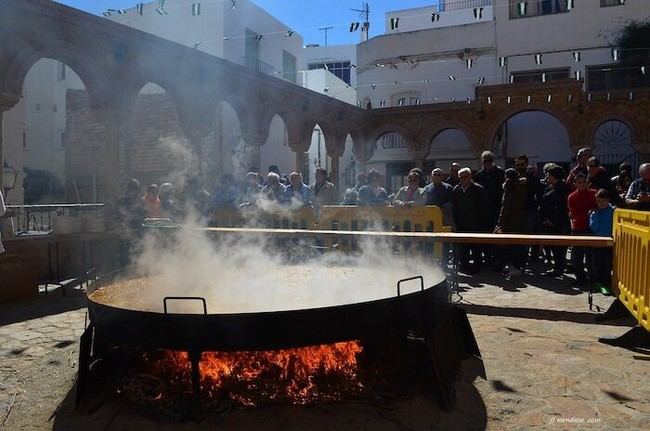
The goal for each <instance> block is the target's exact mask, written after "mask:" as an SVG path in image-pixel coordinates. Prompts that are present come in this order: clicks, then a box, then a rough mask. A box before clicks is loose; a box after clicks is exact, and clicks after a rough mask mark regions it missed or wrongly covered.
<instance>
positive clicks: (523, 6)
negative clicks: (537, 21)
mask: <svg viewBox="0 0 650 431" xmlns="http://www.w3.org/2000/svg"><path fill="white" fill-rule="evenodd" d="M568 11H569V5H568V0H510V19H516V18H526V17H531V16H541V15H553V14H556V13H564V12H568Z"/></svg>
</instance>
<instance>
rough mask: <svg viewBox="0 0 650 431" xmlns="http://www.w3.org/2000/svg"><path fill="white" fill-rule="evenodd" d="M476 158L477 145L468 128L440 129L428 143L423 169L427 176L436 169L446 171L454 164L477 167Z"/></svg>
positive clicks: (450, 127) (451, 127)
mask: <svg viewBox="0 0 650 431" xmlns="http://www.w3.org/2000/svg"><path fill="white" fill-rule="evenodd" d="M476 158H477V155H476V148H475V143H474V141H472V137H471V135H469V134H468V129H467V128H465V127H463V128H459V127H453V126H449V127H439V128H437V129H436V130H435V131H434V133H433V134H432V135H431V137H430V139H429V141H428V145H427V151H426V156H425V158H424V163H423V165H424V166H423V167H424V170H425V173H427V174H428V173H430V172H431V170H432V169H433V168H434V167H439V168H442V169H444V170H446V169H447V168H448V167H449V165H450V164H451V163H452V162H456V163H459V164H461V166H471V167H475V165H476Z"/></svg>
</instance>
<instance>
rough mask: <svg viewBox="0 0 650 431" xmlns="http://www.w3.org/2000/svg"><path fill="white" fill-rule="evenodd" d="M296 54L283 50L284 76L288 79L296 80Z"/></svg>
mask: <svg viewBox="0 0 650 431" xmlns="http://www.w3.org/2000/svg"><path fill="white" fill-rule="evenodd" d="M296 74H297V69H296V56H295V55H293V54H290V53H288V52H287V51H285V50H282V77H283V78H284V79H286V80H287V81H291V82H294V83H295V82H296Z"/></svg>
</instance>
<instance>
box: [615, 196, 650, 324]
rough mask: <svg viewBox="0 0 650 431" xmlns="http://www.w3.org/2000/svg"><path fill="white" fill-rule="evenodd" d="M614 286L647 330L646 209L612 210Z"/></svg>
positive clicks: (649, 246) (649, 265)
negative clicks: (613, 211)
mask: <svg viewBox="0 0 650 431" xmlns="http://www.w3.org/2000/svg"><path fill="white" fill-rule="evenodd" d="M614 288H615V290H616V293H617V296H618V299H619V300H620V301H621V302H622V303H623V304H624V305H625V307H626V308H627V309H628V310H629V311H630V313H632V315H633V316H634V317H635V318H636V319H637V320H638V322H639V325H641V326H642V327H644V328H645V329H646V330H648V331H650V212H647V211H633V210H623V209H617V210H616V212H615V213H614Z"/></svg>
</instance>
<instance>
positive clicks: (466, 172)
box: [458, 168, 472, 177]
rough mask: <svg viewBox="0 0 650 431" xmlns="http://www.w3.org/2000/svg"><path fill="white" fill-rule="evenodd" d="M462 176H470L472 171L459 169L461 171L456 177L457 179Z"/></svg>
mask: <svg viewBox="0 0 650 431" xmlns="http://www.w3.org/2000/svg"><path fill="white" fill-rule="evenodd" d="M464 174H470V175H472V170H471V169H470V168H463V169H461V170H459V171H458V176H459V177H460V176H461V175H464Z"/></svg>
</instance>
